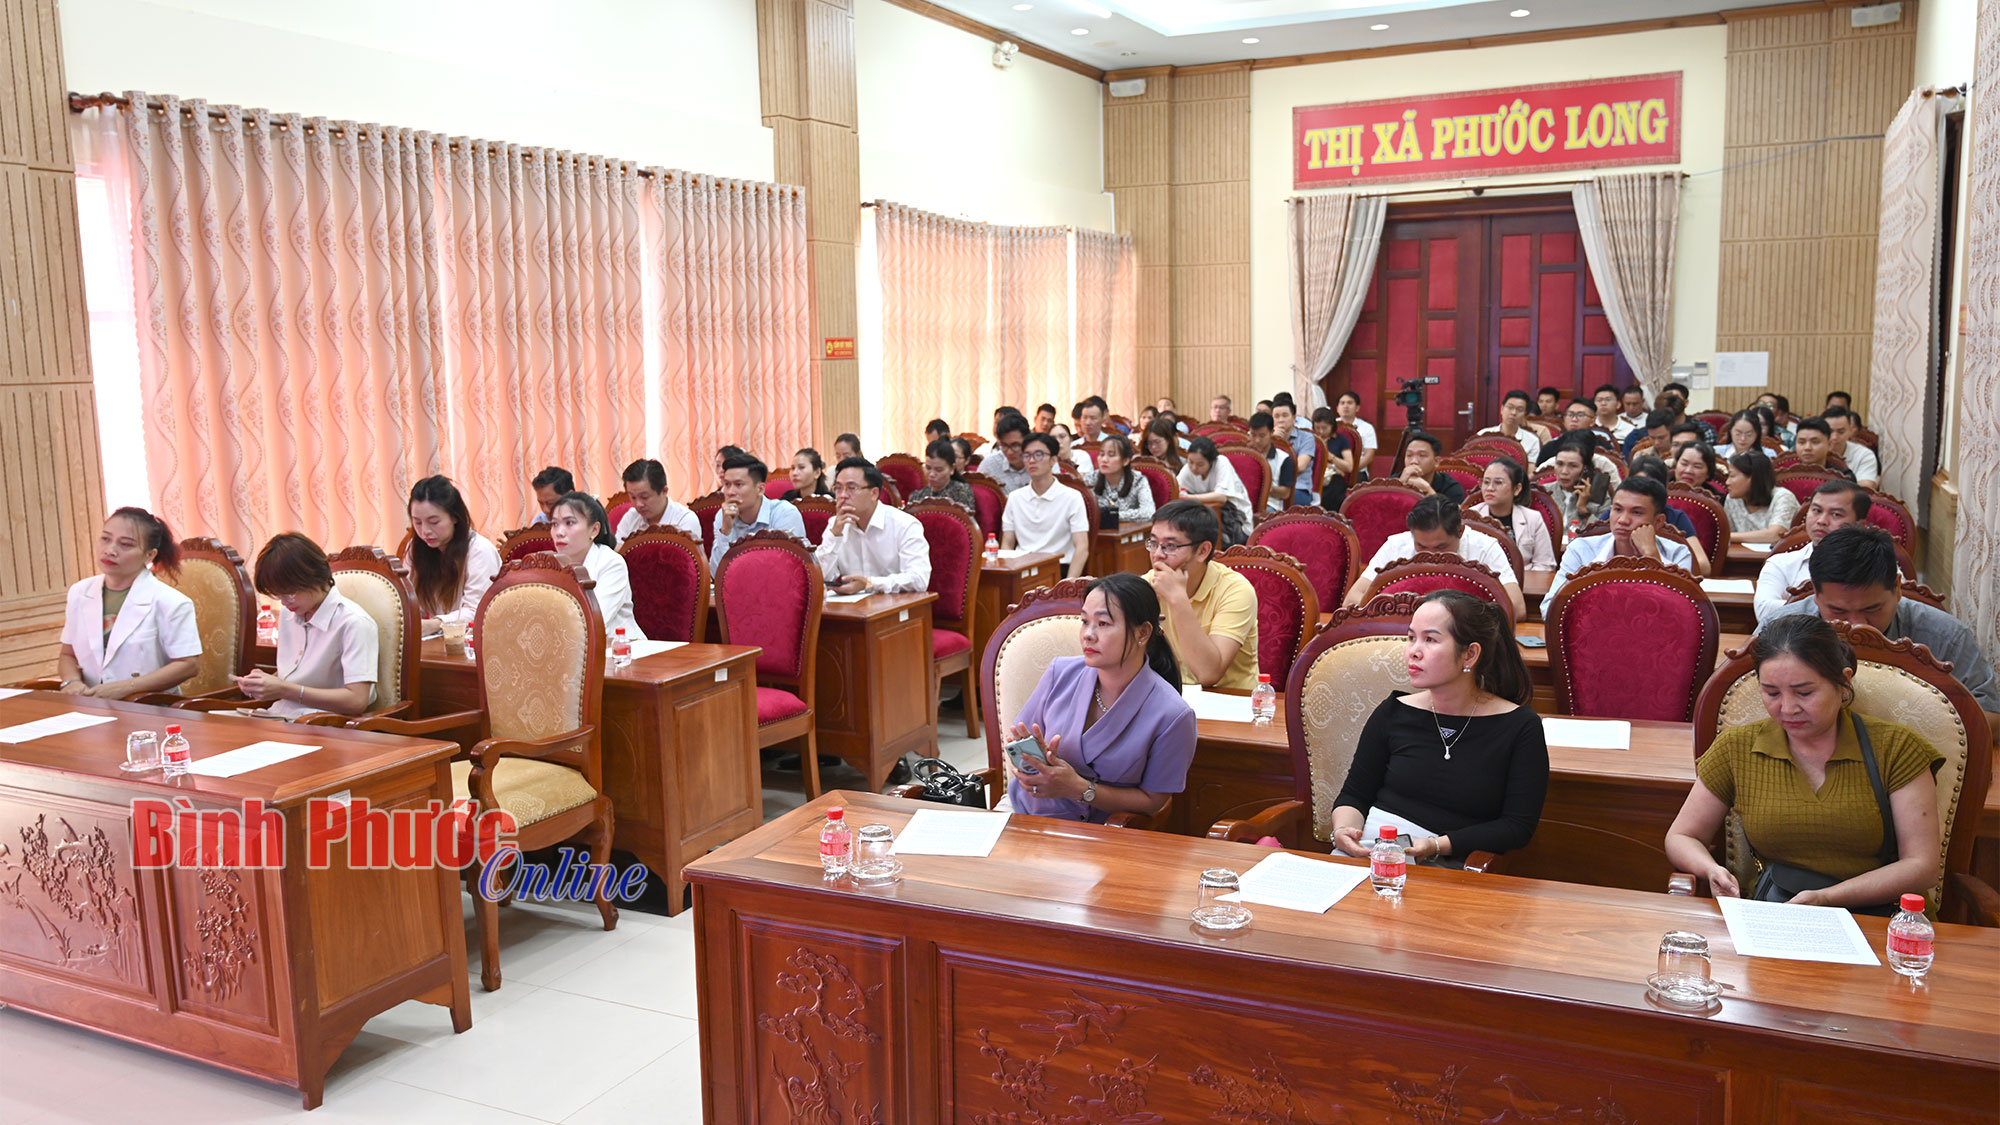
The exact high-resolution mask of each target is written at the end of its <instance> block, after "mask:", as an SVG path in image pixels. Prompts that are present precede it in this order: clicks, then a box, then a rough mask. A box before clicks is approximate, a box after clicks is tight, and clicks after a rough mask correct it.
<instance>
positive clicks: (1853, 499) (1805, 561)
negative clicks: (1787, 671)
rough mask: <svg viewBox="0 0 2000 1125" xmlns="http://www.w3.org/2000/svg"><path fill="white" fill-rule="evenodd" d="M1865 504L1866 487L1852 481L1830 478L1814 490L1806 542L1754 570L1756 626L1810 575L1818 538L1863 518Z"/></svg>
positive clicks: (1771, 616) (1808, 517)
mask: <svg viewBox="0 0 2000 1125" xmlns="http://www.w3.org/2000/svg"><path fill="white" fill-rule="evenodd" d="M1868 504H1869V501H1868V490H1867V489H1865V488H1862V487H1861V486H1860V485H1858V484H1855V483H1854V482H1853V481H1846V480H1830V481H1827V482H1826V483H1825V484H1822V485H1820V486H1819V487H1818V488H1816V489H1814V490H1813V494H1812V501H1811V502H1810V503H1809V504H1807V505H1806V544H1805V546H1803V547H1799V548H1796V549H1794V550H1790V551H1786V552H1785V553H1784V554H1782V555H1772V556H1771V557H1770V558H1768V559H1765V560H1764V567H1763V569H1762V570H1759V571H1758V572H1757V598H1756V601H1755V602H1754V603H1753V605H1754V606H1755V608H1756V610H1757V624H1758V625H1759V626H1762V625H1763V624H1764V623H1765V622H1766V621H1769V620H1770V619H1771V618H1773V617H1775V616H1777V613H1778V611H1779V610H1780V609H1783V608H1784V607H1785V603H1787V602H1789V601H1791V591H1792V587H1794V586H1797V585H1799V584H1800V583H1802V582H1805V581H1807V580H1808V579H1810V578H1811V577H1812V574H1811V570H1810V567H1811V564H1812V555H1813V548H1814V547H1816V546H1818V545H1819V541H1820V540H1822V539H1824V538H1826V536H1827V533H1828V532H1830V531H1837V530H1839V529H1840V528H1843V527H1846V526H1848V525H1849V524H1857V523H1862V522H1864V521H1866V520H1867V519H1868Z"/></svg>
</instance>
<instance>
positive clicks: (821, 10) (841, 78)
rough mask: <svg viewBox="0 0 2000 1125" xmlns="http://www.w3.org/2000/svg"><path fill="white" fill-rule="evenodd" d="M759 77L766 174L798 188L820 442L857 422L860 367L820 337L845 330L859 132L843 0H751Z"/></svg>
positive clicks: (850, 298)
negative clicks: (830, 353)
mask: <svg viewBox="0 0 2000 1125" xmlns="http://www.w3.org/2000/svg"><path fill="white" fill-rule="evenodd" d="M757 50H758V68H757V69H758V79H759V84H760V88H761V94H762V102H763V105H762V108H763V114H764V124H765V125H767V126H769V127H770V129H771V131H772V145H773V148H774V151H775V154H776V161H775V167H774V170H773V176H772V178H773V179H775V180H777V181H778V182H779V183H786V184H798V185H800V186H801V187H804V188H805V190H806V238H807V252H808V255H809V257H810V268H811V276H812V286H813V326H812V336H813V339H812V355H813V369H814V373H815V374H816V376H817V378H816V380H815V383H816V385H817V386H818V388H819V408H820V409H819V417H820V427H821V433H820V434H819V436H818V437H817V438H816V439H815V441H816V444H817V445H818V447H819V448H822V449H824V448H826V447H827V446H828V445H830V444H832V439H833V437H834V435H836V434H839V433H842V432H845V431H852V430H856V429H859V428H860V425H861V376H860V367H859V364H858V362H857V361H856V360H852V359H825V358H823V357H824V356H825V354H826V353H825V345H824V341H825V339H826V338H827V337H829V336H834V337H845V338H847V339H850V340H851V339H853V338H854V332H855V324H856V322H857V320H858V314H857V312H856V309H855V283H854V263H855V253H856V249H857V246H858V243H859V232H860V221H861V220H860V215H861V137H860V134H859V133H858V132H857V131H856V130H857V126H856V122H857V120H858V118H859V111H858V108H857V98H856V93H855V90H856V87H855V51H854V6H853V2H852V0H757Z"/></svg>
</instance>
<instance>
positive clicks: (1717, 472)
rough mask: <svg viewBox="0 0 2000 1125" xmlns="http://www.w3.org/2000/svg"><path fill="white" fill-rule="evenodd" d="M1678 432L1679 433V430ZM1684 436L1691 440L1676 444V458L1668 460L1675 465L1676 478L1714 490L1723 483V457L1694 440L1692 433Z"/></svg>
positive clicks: (1681, 481) (1693, 485)
mask: <svg viewBox="0 0 2000 1125" xmlns="http://www.w3.org/2000/svg"><path fill="white" fill-rule="evenodd" d="M1676 433H1677V434H1679V431H1676ZM1683 436H1687V437H1688V438H1689V440H1688V441H1687V442H1686V443H1685V444H1680V443H1677V444H1676V446H1675V453H1674V459H1673V460H1672V461H1670V462H1668V463H1669V464H1671V465H1672V466H1673V467H1674V479H1675V480H1677V481H1679V482H1680V483H1682V484H1684V485H1687V486H1688V487H1689V488H1706V489H1708V490H1709V491H1710V492H1714V491H1715V486H1716V485H1718V484H1721V483H1722V479H1723V468H1722V459H1721V458H1719V457H1717V456H1716V455H1715V450H1713V449H1710V448H1709V447H1707V446H1705V445H1703V444H1702V443H1701V442H1699V441H1695V440H1693V435H1692V434H1688V435H1683Z"/></svg>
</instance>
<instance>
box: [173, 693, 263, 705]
mask: <svg viewBox="0 0 2000 1125" xmlns="http://www.w3.org/2000/svg"><path fill="white" fill-rule="evenodd" d="M174 706H175V707H177V708H179V709H180V710H182V711H234V710H236V709H237V708H238V707H252V708H259V707H262V706H263V704H261V703H259V702H257V701H256V700H254V699H251V698H250V697H249V696H247V695H243V694H241V693H240V692H237V691H236V690H235V689H234V688H230V689H228V694H227V695H224V694H223V693H222V692H209V693H207V694H205V695H197V696H193V697H191V698H188V699H183V700H181V701H180V702H179V703H176V704H174Z"/></svg>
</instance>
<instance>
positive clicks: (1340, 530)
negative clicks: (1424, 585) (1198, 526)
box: [1250, 509, 1362, 609]
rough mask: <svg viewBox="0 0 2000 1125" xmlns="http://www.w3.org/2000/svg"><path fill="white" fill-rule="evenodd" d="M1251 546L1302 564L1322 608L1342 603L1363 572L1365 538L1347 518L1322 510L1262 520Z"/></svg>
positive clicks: (1252, 538) (1256, 529) (1288, 512)
mask: <svg viewBox="0 0 2000 1125" xmlns="http://www.w3.org/2000/svg"><path fill="white" fill-rule="evenodd" d="M1250 545H1251V546H1253V547H1269V548H1270V549H1272V550H1273V551H1277V552H1279V553H1281V554H1286V555H1290V556H1291V557H1292V558H1294V559H1297V560H1298V561H1299V566H1300V568H1301V569H1303V570H1304V571H1305V575H1306V580H1307V581H1309V582H1311V583H1312V588H1313V596H1314V597H1316V598H1318V599H1319V604H1320V606H1321V608H1323V609H1325V608H1331V607H1333V606H1337V605H1339V604H1340V602H1341V599H1343V598H1345V597H1346V596H1347V591H1348V588H1349V587H1351V586H1353V585H1354V579H1355V576H1357V575H1359V574H1360V573H1361V563H1362V559H1361V539H1360V537H1359V536H1357V535H1356V534H1355V533H1354V525H1353V524H1350V523H1348V522H1347V519H1346V517H1344V516H1339V515H1335V514H1333V513H1330V512H1324V511H1320V510H1319V509H1310V510H1307V509H1299V510H1293V511H1284V512H1280V513H1278V514H1277V515H1274V516H1269V517H1266V518H1264V519H1262V520H1260V521H1259V522H1258V524H1257V526H1256V527H1255V528H1254V529H1252V530H1251V532H1250Z"/></svg>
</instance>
